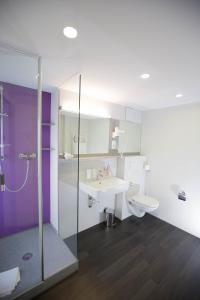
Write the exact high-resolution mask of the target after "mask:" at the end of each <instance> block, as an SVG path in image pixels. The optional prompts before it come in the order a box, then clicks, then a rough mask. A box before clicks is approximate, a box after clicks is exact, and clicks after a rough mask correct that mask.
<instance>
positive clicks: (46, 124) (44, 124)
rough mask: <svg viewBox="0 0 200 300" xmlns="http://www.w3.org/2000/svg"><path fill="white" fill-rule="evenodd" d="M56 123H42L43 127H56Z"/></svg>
mask: <svg viewBox="0 0 200 300" xmlns="http://www.w3.org/2000/svg"><path fill="white" fill-rule="evenodd" d="M54 125H55V124H54V123H42V126H54Z"/></svg>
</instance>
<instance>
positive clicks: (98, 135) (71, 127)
mask: <svg viewBox="0 0 200 300" xmlns="http://www.w3.org/2000/svg"><path fill="white" fill-rule="evenodd" d="M77 129H78V118H77V114H75V113H70V112H64V111H61V112H60V126H59V135H60V138H59V141H60V145H59V146H60V150H59V152H60V154H64V153H65V155H68V156H69V158H70V156H71V157H72V156H76V155H77V154H78V136H77ZM109 130H110V120H109V119H103V118H97V117H91V116H86V115H81V120H80V143H79V147H80V148H79V151H80V155H85V154H100V153H105V154H106V153H108V152H109Z"/></svg>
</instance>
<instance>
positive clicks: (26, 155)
mask: <svg viewBox="0 0 200 300" xmlns="http://www.w3.org/2000/svg"><path fill="white" fill-rule="evenodd" d="M35 158H36V153H35V152H32V153H19V159H25V160H32V159H35Z"/></svg>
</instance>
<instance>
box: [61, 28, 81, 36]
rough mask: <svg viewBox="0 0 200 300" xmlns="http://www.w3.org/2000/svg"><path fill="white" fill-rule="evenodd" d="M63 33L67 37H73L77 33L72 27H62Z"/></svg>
mask: <svg viewBox="0 0 200 300" xmlns="http://www.w3.org/2000/svg"><path fill="white" fill-rule="evenodd" d="M63 34H64V35H65V36H66V37H67V38H69V39H75V38H76V37H77V35H78V32H77V30H76V29H75V28H74V27H68V26H67V27H64V29H63Z"/></svg>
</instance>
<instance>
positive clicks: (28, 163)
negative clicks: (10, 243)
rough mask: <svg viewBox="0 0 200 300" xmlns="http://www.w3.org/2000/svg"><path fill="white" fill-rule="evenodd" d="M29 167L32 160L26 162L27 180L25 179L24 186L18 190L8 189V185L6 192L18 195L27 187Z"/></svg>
mask: <svg viewBox="0 0 200 300" xmlns="http://www.w3.org/2000/svg"><path fill="white" fill-rule="evenodd" d="M29 165H30V160H28V159H27V160H26V175H25V179H24V182H23V183H22V185H21V186H20V187H18V188H17V189H10V188H8V187H7V185H5V189H6V191H8V192H10V193H17V192H19V191H21V190H22V189H23V188H24V187H25V185H26V183H27V180H28V173H29Z"/></svg>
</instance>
